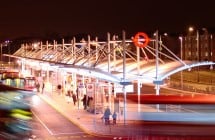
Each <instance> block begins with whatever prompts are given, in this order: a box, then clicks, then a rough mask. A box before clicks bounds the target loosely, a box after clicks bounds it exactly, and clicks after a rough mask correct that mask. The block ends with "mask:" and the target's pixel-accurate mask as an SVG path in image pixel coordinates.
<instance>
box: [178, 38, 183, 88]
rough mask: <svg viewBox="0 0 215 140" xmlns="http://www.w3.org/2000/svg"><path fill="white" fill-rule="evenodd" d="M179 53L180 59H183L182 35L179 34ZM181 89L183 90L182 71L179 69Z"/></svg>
mask: <svg viewBox="0 0 215 140" xmlns="http://www.w3.org/2000/svg"><path fill="white" fill-rule="evenodd" d="M179 39H180V55H181V60H182V59H183V37H182V36H180V37H179ZM180 74H181V90H183V72H182V71H181V73H180Z"/></svg>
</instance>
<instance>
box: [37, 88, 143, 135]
mask: <svg viewBox="0 0 215 140" xmlns="http://www.w3.org/2000/svg"><path fill="white" fill-rule="evenodd" d="M38 96H39V97H40V98H41V99H43V100H44V101H46V102H47V103H48V104H50V105H51V106H52V107H54V108H55V109H56V110H57V111H59V112H60V113H61V114H62V115H64V116H65V117H66V118H68V119H69V120H70V121H71V122H73V123H74V124H76V125H77V126H78V127H80V128H81V129H82V130H84V131H85V132H86V133H89V134H93V135H107V136H108V135H110V136H117V137H125V136H134V135H138V134H139V135H141V134H143V128H142V125H141V124H140V123H139V122H138V121H129V120H126V123H124V120H117V124H116V125H112V124H111V125H105V124H104V122H103V119H101V118H102V116H103V114H93V113H90V112H88V111H86V110H84V109H83V108H82V102H80V104H81V105H80V106H81V107H80V109H78V105H77V103H76V106H74V105H73V102H71V103H67V101H66V99H65V97H64V96H61V95H58V94H57V93H54V92H53V93H49V92H45V93H44V94H38Z"/></svg>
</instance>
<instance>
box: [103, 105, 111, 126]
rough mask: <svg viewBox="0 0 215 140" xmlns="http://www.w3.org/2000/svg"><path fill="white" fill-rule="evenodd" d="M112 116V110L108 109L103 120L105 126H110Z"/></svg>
mask: <svg viewBox="0 0 215 140" xmlns="http://www.w3.org/2000/svg"><path fill="white" fill-rule="evenodd" d="M110 115H111V112H110V108H109V107H107V108H106V109H105V112H104V116H103V118H104V119H105V125H109V124H110V118H109V117H110Z"/></svg>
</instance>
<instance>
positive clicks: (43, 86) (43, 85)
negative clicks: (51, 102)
mask: <svg viewBox="0 0 215 140" xmlns="http://www.w3.org/2000/svg"><path fill="white" fill-rule="evenodd" d="M44 88H45V83H44V82H43V84H42V94H43V92H44Z"/></svg>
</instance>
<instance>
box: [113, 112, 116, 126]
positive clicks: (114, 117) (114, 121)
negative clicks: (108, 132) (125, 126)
mask: <svg viewBox="0 0 215 140" xmlns="http://www.w3.org/2000/svg"><path fill="white" fill-rule="evenodd" d="M112 118H113V125H115V124H116V118H117V114H116V111H114V113H113V115H112Z"/></svg>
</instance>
